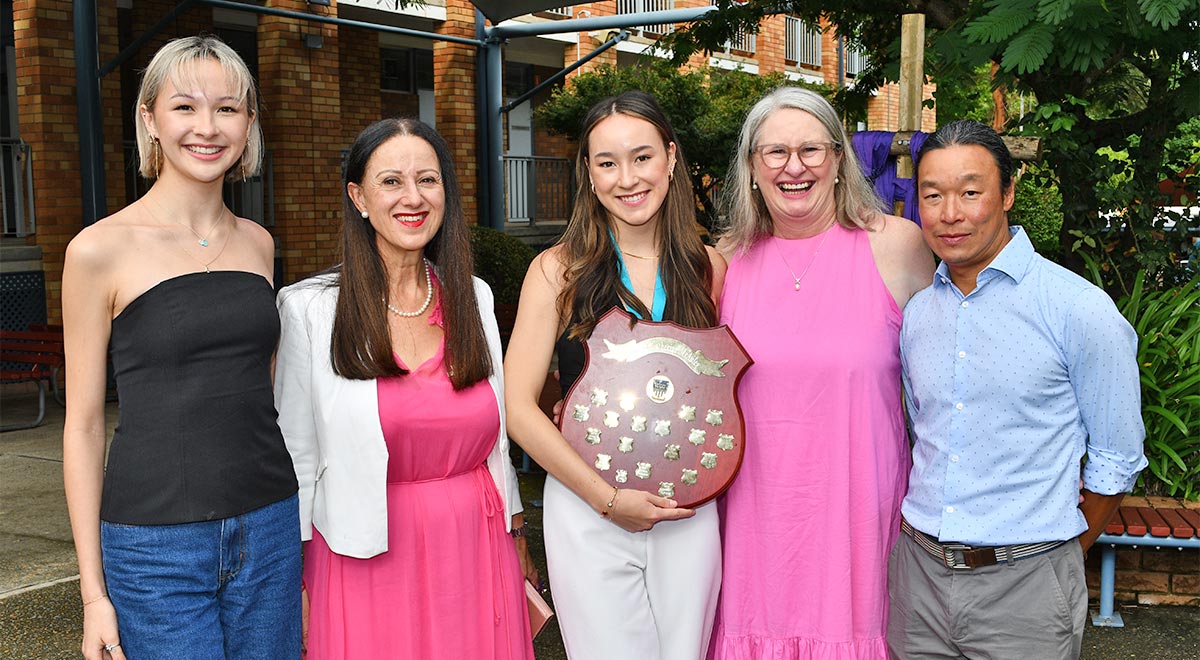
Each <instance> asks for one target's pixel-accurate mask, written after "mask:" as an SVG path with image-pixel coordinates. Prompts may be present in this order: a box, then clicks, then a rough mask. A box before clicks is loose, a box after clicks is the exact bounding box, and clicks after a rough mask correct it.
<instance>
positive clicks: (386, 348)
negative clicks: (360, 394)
mask: <svg viewBox="0 0 1200 660" xmlns="http://www.w3.org/2000/svg"><path fill="white" fill-rule="evenodd" d="M400 135H409V136H413V137H417V138H420V139H422V140H424V141H425V142H427V143H428V144H429V146H430V147H433V152H434V154H436V155H437V159H438V166H439V167H440V168H441V174H442V186H443V190H444V192H445V198H446V208H445V211H444V217H443V218H442V226H441V227H440V228H439V229H438V231H437V233H436V234H434V236H433V239H432V240H430V241H429V244H428V245H426V246H425V257H426V258H427V259H429V261H430V262H432V263H433V264H434V266H436V267H437V274H438V279H439V281H440V286H439V291H438V292H439V294H440V295H441V306H442V318H443V319H444V321H445V324H444V329H445V334H446V351H445V355H446V358H445V359H446V367H447V369H448V370H449V372H450V381H451V382H452V383H453V384H454V389H456V390H461V389H463V388H465V387H468V386H470V385H473V384H475V383H477V382H479V381H481V380H483V379H484V378H487V377H488V376H490V375H491V374H492V369H493V367H494V365H493V364H492V360H491V355H490V354H489V353H488V346H487V340H486V339H485V338H484V335H483V322H482V321H481V320H480V317H479V308H478V305H477V303H476V300H475V285H474V283H473V282H472V278H471V275H472V273H474V272H475V270H474V264H473V263H472V259H471V241H470V236H469V234H468V230H467V220H466V217H464V215H463V208H462V201H461V197H462V191H461V189H460V188H459V185H458V176H457V175H456V174H455V172H454V161H453V160H451V158H450V149H449V147H447V146H446V141H445V140H443V139H442V136H441V135H438V133H437V131H435V130H433V129H432V128H430V127H429V126H428V125H427V124H424V123H422V122H420V121H418V120H416V119H409V118H400V119H384V120H381V121H377V122H375V123H374V124H371V125H370V126H368V127H366V128H365V129H363V131H362V132H361V133H359V134H358V137H357V138H355V140H354V144H353V145H351V146H350V153H349V154H348V155H347V156H346V163H345V173H344V176H343V177H342V178H343V181H342V206H343V207H344V208H343V219H342V263H341V265H340V266H339V267H338V269H337V270H338V271H339V272H340V276H339V278H338V279H339V282H338V285H339V287H340V290H339V292H338V300H337V310H336V312H335V315H334V319H333V338H332V341H330V345H329V354H330V359H331V361H332V362H333V370H334V372H336V373H337V374H338V375H339V376H342V377H343V378H350V379H355V380H365V379H370V378H379V377H382V376H397V375H401V374H405V373H408V372H407V371H406V370H404V369H402V368H401V367H400V365H398V364H396V358H395V356H394V355H393V354H392V341H391V335H390V333H389V332H388V319H387V311H386V309H385V308H384V304H383V302H382V301H384V300H386V299H387V272H386V268H385V266H384V263H383V260H382V259H381V258H380V257H379V250H378V248H377V247H376V245H375V229H374V227H372V226H371V221H370V220H367V219H364V218H363V217H362V214H361V213H360V212H359V210H358V208H357V207H355V206H354V202H353V201H352V200H351V199H350V194H349V192H347V190H346V184H348V183H355V184H358V185H362V182H363V177H364V175H365V173H366V169H367V162H368V161H369V160H370V159H371V156H372V155H373V154H374V153H375V151H376V150H377V149H378V148H379V147H380V146H381V145H383V143H385V142H387V141H388V140H390V139H392V138H394V137H397V136H400Z"/></svg>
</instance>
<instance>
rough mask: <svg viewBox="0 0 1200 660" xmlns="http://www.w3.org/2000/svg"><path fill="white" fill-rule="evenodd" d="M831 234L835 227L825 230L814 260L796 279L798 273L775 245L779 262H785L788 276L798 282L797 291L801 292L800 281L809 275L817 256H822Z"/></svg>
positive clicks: (813, 257) (814, 253)
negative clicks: (822, 249)
mask: <svg viewBox="0 0 1200 660" xmlns="http://www.w3.org/2000/svg"><path fill="white" fill-rule="evenodd" d="M831 233H833V227H830V228H829V229H826V230H825V235H824V236H822V237H821V242H820V243H818V244H817V249H816V251H815V252H813V256H812V259H810V260H809V262H808V265H807V266H805V267H804V272H802V273H800V277H796V271H794V270H792V265H791V264H789V263H788V262H787V259H785V258H784V256H783V250H780V249H779V244H778V243H774V245H775V252H776V253H777V254H778V255H779V260H780V261H782V262H783V265H784V266H785V267H786V268H787V269H788V274H790V275H791V276H792V279H793V280H795V281H796V286H795V287H794V288H795V290H796V291H799V290H800V280H802V279H804V276H805V275H808V270H809V269H810V268H812V266H813V264H814V263H816V261H817V255H819V254H821V248H823V247H825V239H827V238H829V234H831Z"/></svg>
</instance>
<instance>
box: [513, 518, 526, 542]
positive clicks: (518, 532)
mask: <svg viewBox="0 0 1200 660" xmlns="http://www.w3.org/2000/svg"><path fill="white" fill-rule="evenodd" d="M509 534H512V537H513V538H514V539H523V538H525V537H526V536H528V535H529V523H527V522H523V523H521V526H520V527H513V528H512V531H510V532H509Z"/></svg>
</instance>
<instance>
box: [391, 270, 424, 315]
mask: <svg viewBox="0 0 1200 660" xmlns="http://www.w3.org/2000/svg"><path fill="white" fill-rule="evenodd" d="M422 261H424V262H425V303H424V304H423V305H421V309H418V310H417V311H415V312H405V311H403V310H399V309H396V308H395V307H392V304H391V303H390V302H388V301H387V299H386V298H385V299H384V301H383V304H384V305H387V308H388V311H389V312H391V313H393V314H395V315H396V316H403V317H405V318H412V317H414V316H420V315H422V314H424V313H425V310H427V309H429V303H431V302H433V275H431V273H432V269H431V268H430V267H429V260H427V259H422Z"/></svg>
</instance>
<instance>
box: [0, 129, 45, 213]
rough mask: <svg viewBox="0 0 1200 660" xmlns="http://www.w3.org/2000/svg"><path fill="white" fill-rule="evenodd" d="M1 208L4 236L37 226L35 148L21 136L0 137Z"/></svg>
mask: <svg viewBox="0 0 1200 660" xmlns="http://www.w3.org/2000/svg"><path fill="white" fill-rule="evenodd" d="M0 162H2V163H3V167H4V172H3V177H2V179H3V180H2V181H0V207H2V208H3V209H4V235H5V236H16V237H22V236H28V235H30V234H32V233H34V230H35V229H37V223H36V218H35V216H34V212H33V150H32V149H30V147H29V145H28V144H26V143H25V141H24V140H22V139H21V138H0Z"/></svg>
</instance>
